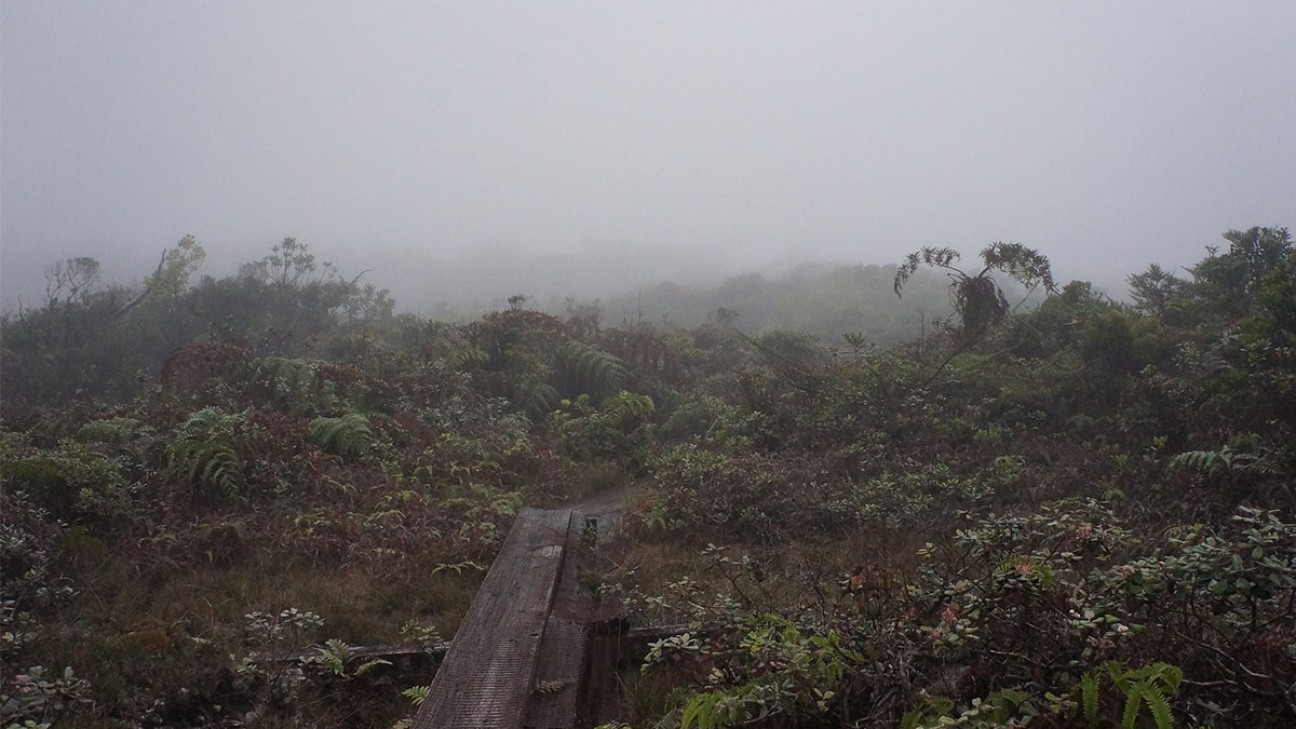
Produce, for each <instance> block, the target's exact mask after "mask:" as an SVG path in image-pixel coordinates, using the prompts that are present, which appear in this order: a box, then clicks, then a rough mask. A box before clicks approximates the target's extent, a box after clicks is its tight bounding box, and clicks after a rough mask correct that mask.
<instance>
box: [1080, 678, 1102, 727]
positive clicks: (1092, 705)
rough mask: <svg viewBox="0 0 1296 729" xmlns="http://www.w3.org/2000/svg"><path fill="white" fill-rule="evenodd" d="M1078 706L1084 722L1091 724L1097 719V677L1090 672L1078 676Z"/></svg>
mask: <svg viewBox="0 0 1296 729" xmlns="http://www.w3.org/2000/svg"><path fill="white" fill-rule="evenodd" d="M1080 706H1081V707H1082V709H1083V711H1084V719H1085V723H1086V724H1088V725H1089V726H1093V725H1094V723H1095V722H1097V721H1098V679H1097V678H1095V677H1094V675H1093V674H1092V673H1086V674H1085V675H1084V676H1082V677H1081V678H1080Z"/></svg>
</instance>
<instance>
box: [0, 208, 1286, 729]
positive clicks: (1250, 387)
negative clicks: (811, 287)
mask: <svg viewBox="0 0 1296 729" xmlns="http://www.w3.org/2000/svg"><path fill="white" fill-rule="evenodd" d="M1224 238H1225V243H1226V245H1225V246H1221V247H1220V248H1211V249H1208V251H1207V254H1206V255H1205V257H1204V258H1202V260H1201V261H1200V262H1199V263H1197V264H1196V265H1195V266H1193V267H1192V268H1191V269H1190V270H1188V271H1186V272H1184V275H1182V276H1180V275H1178V274H1176V273H1174V272H1171V271H1167V270H1165V269H1162V268H1160V267H1157V266H1151V267H1149V268H1148V269H1147V270H1145V271H1143V272H1140V273H1135V274H1133V275H1131V276H1130V277H1129V285H1130V290H1129V296H1130V299H1131V303H1121V302H1119V301H1115V300H1112V299H1110V298H1108V297H1106V296H1103V295H1100V294H1098V293H1097V292H1095V291H1094V289H1093V288H1092V287H1091V286H1090V285H1089V284H1087V283H1085V282H1081V281H1071V282H1070V283H1066V284H1064V285H1060V286H1059V285H1057V284H1056V283H1055V281H1054V274H1055V272H1053V271H1052V270H1051V269H1050V267H1049V262H1048V259H1047V258H1046V257H1045V256H1044V255H1042V254H1041V252H1039V251H1036V250H1033V249H1030V248H1026V247H1024V246H1021V245H1017V244H999V243H996V244H992V245H990V246H988V247H986V248H985V249H984V250H982V251H980V252H973V251H963V252H962V254H963V255H962V257H961V258H960V252H958V251H954V250H951V249H945V248H928V249H923V250H921V251H918V252H916V253H915V254H914V255H912V256H910V257H909V258H908V259H907V260H906V261H904V262H902V263H901V265H900V266H898V267H890V268H885V269H883V268H870V269H868V270H865V269H854V270H846V271H845V272H844V273H843V272H840V271H839V272H832V271H829V272H825V273H824V276H825V278H824V280H826V281H831V282H833V285H834V286H837V287H838V288H839V289H843V287H844V288H849V286H844V285H845V284H851V285H858V286H859V287H862V288H868V291H867V292H863V293H860V294H859V295H861V296H862V297H864V298H861V299H860V301H870V302H876V301H880V300H881V299H880V298H878V297H879V290H880V291H881V293H882V294H884V295H885V296H886V297H889V300H890V301H891V302H892V303H891V304H890V306H892V307H893V308H892V309H890V310H888V311H883V310H881V309H876V307H874V309H875V310H872V311H868V312H865V311H861V313H860V314H859V316H860V319H858V320H854V321H851V320H850V319H849V318H848V317H842V316H841V313H840V312H841V311H842V310H843V307H841V306H838V307H836V308H833V307H827V308H824V309H822V310H823V311H829V310H831V311H833V312H835V313H834V314H833V317H836V318H832V319H831V320H830V319H829V318H826V317H822V316H819V317H817V316H816V314H815V311H813V310H810V309H805V310H802V309H798V303H797V302H798V301H799V300H797V299H795V298H791V299H786V300H783V301H781V302H780V303H779V306H781V307H782V309H781V310H782V311H783V312H784V313H785V314H786V313H787V312H798V315H800V316H802V317H803V319H802V320H803V321H807V322H811V321H812V322H813V323H811V324H806V325H805V326H802V327H800V331H796V330H788V329H778V328H776V327H775V326H766V328H764V329H747V330H743V329H742V328H741V327H739V326H735V324H736V323H740V322H741V321H742V317H743V316H744V315H745V314H744V312H743V310H742V308H743V305H742V304H741V303H732V304H726V303H723V302H724V301H726V299H725V298H724V296H723V291H720V292H713V293H712V294H710V295H712V296H715V297H716V300H719V301H721V302H722V303H720V304H719V305H718V306H717V309H718V310H717V311H715V312H714V315H713V316H712V317H710V319H709V320H707V321H701V322H689V323H687V325H686V324H680V323H676V324H673V325H672V324H669V323H667V324H662V323H657V322H653V323H649V320H645V319H643V318H636V319H633V320H631V319H625V320H623V321H622V322H620V323H619V324H617V325H614V326H609V325H608V324H607V323H606V322H604V321H602V320H601V318H600V316H599V312H598V311H597V309H596V308H595V307H593V306H589V305H583V306H572V307H569V311H568V312H567V313H566V314H565V315H561V316H559V315H552V314H546V313H541V312H538V311H533V310H529V309H527V308H526V306H525V303H526V302H525V300H524V298H522V297H515V298H514V300H513V301H512V306H510V308H508V309H507V310H503V311H498V312H495V313H491V314H489V315H486V316H484V317H482V318H481V319H479V320H477V321H473V322H470V323H466V324H446V323H438V322H436V321H428V320H424V319H420V318H418V317H415V316H411V315H398V314H396V313H394V307H393V302H392V301H391V299H390V298H389V297H388V296H387V295H386V293H385V292H384V291H382V290H381V289H378V288H376V287H375V286H373V285H369V284H364V283H362V282H361V281H362V279H350V278H347V277H345V276H343V275H342V274H341V273H340V272H337V271H335V270H334V269H333V268H332V267H330V266H328V265H327V264H325V263H322V262H320V261H317V260H316V258H315V256H314V255H313V253H312V252H311V251H310V250H309V249H308V247H307V246H306V245H305V244H302V243H299V242H297V241H294V240H292V239H286V240H285V241H283V242H282V243H281V244H279V245H278V246H276V247H275V248H274V250H273V251H271V252H270V254H269V255H267V256H266V257H265V258H263V259H261V260H259V261H255V262H253V263H250V264H248V265H247V266H245V267H244V268H243V269H242V270H241V271H240V272H239V273H238V275H236V276H231V277H227V278H223V279H219V280H216V279H211V278H204V279H201V280H198V281H196V282H195V281H194V280H193V278H194V274H195V273H196V271H197V270H198V266H199V264H200V263H201V261H202V257H203V251H202V247H201V246H200V245H199V244H198V242H197V241H195V240H194V239H192V238H186V239H184V240H183V241H181V242H180V243H179V244H178V245H177V246H175V247H174V248H172V249H170V250H168V251H167V252H166V254H165V255H164V256H163V257H162V259H161V261H160V263H159V265H158V266H157V269H156V271H155V272H154V273H153V275H152V276H150V277H149V278H148V279H147V280H146V281H145V282H144V283H143V284H142V285H141V286H139V287H135V288H128V287H118V286H111V285H105V284H103V283H102V282H101V281H100V280H99V271H98V264H97V263H96V262H95V261H94V260H93V259H89V258H76V259H71V260H69V261H64V262H62V263H59V264H55V265H53V266H51V267H50V269H49V283H50V286H49V295H48V297H47V301H46V302H44V303H43V305H41V306H39V307H34V308H26V309H24V310H22V311H20V312H17V313H14V314H10V315H6V316H5V317H4V319H3V360H2V361H0V364H2V366H3V371H2V375H3V379H2V382H0V384H2V385H3V429H2V431H0V459H2V460H0V476H2V478H3V492H2V494H0V512H2V514H0V559H2V560H3V584H2V589H3V595H2V598H3V605H2V607H0V616H2V618H3V626H2V627H0V659H2V661H3V666H4V667H3V698H2V699H0V713H2V722H3V724H2V725H3V726H19V727H27V726H46V725H50V724H55V723H57V724H58V725H60V726H80V727H134V726H191V727H208V726H210V727H239V726H371V727H390V726H392V725H393V724H395V723H397V722H399V721H400V720H401V719H402V718H403V717H406V716H408V714H409V712H410V711H411V703H410V700H411V699H412V700H414V701H417V700H418V698H419V697H420V696H421V695H422V693H421V691H420V689H419V688H418V687H417V685H416V684H417V683H418V682H417V681H414V680H413V679H411V678H410V677H409V676H408V675H406V674H404V673H402V672H401V671H399V670H397V667H395V666H391V665H389V664H388V663H387V662H386V661H384V660H378V659H366V658H364V657H363V655H362V654H361V653H359V652H357V650H356V649H355V647H356V646H361V645H378V644H394V643H403V644H409V645H425V646H430V645H434V644H436V643H438V642H439V641H441V640H443V639H448V638H449V637H451V636H453V634H454V631H455V628H456V626H457V623H458V621H459V619H460V617H461V616H462V614H463V612H464V610H465V609H466V606H467V604H468V602H469V601H470V600H471V597H472V595H473V593H474V591H475V588H476V585H477V584H478V583H479V582H480V580H481V577H482V575H483V572H484V570H485V569H486V567H487V566H488V565H489V564H490V562H491V559H492V558H493V556H494V553H495V551H496V550H497V549H498V547H499V545H500V543H501V540H502V538H503V536H504V535H505V534H506V533H507V530H508V528H509V525H510V523H511V521H512V517H513V516H514V514H515V513H516V511H517V510H518V509H519V508H520V507H521V506H524V505H538V506H553V505H561V504H564V503H572V502H574V501H576V500H579V499H581V498H583V497H585V496H588V495H590V494H595V493H599V492H602V491H604V490H607V489H614V488H620V487H623V486H632V488H630V489H629V491H630V493H631V494H632V496H631V497H630V501H629V505H628V506H627V512H626V514H625V520H624V524H623V527H622V534H621V538H620V539H619V540H618V541H616V542H615V543H614V544H611V545H608V546H606V547H605V548H604V549H601V551H600V555H599V563H598V564H597V565H595V567H596V569H593V570H592V572H593V573H592V574H590V575H587V577H588V581H589V583H590V585H591V589H596V590H599V591H601V592H603V593H604V594H606V595H615V596H617V597H619V598H620V599H621V600H623V601H624V603H625V605H626V606H627V609H628V610H629V612H630V616H631V619H632V621H634V622H636V623H638V624H641V625H671V624H676V625H681V626H685V627H682V628H681V629H680V631H679V634H678V635H675V636H674V637H671V638H667V639H664V640H661V641H658V642H656V643H654V644H653V645H652V646H651V648H650V650H649V651H648V654H647V656H646V658H645V659H644V661H643V662H642V664H639V665H635V666H631V667H628V668H627V670H626V672H625V674H624V676H623V677H622V681H621V686H622V690H623V692H624V700H625V706H626V709H625V712H626V713H625V720H626V722H627V723H628V724H630V725H631V726H634V727H641V728H642V727H653V726H660V727H701V728H702V729H711V728H713V727H730V726H744V727H750V726H764V727H802V726H805V727H810V726H857V727H905V728H906V729H910V728H914V729H916V728H918V727H945V726H966V727H1010V726H1027V725H1029V726H1032V727H1071V726H1075V727H1087V726H1122V727H1158V728H1164V727H1171V726H1220V727H1224V726H1248V727H1279V726H1292V725H1293V724H1296V494H1294V493H1293V488H1294V486H1296V353H1294V352H1296V350H1294V349H1293V347H1296V253H1293V245H1292V240H1291V237H1290V235H1289V234H1288V232H1287V230H1285V229H1275V228H1252V229H1250V230H1246V231H1230V232H1228V233H1227V234H1225V236H1224ZM978 260H979V262H977V261H978ZM969 262H970V263H969ZM943 274H948V277H946V276H944V275H943ZM805 275H809V274H805ZM756 284H761V285H764V284H762V283H761V282H760V281H755V282H753V280H746V281H745V282H744V281H741V280H740V281H738V283H734V284H732V285H731V291H730V293H732V294H733V295H734V299H733V301H734V302H737V301H738V298H739V296H738V295H739V294H741V293H742V292H743V291H746V292H747V293H748V294H751V293H752V291H751V287H752V286H753V285H756ZM744 286H746V287H747V288H746V289H744ZM758 288H759V287H758ZM893 289H894V291H895V292H898V293H900V294H902V295H903V296H904V298H902V299H900V298H896V296H895V293H893ZM1028 290H1034V291H1035V292H1036V296H1037V299H1036V300H1037V301H1038V305H1037V306H1024V307H1017V306H1015V303H1016V300H1017V299H1019V298H1020V295H1021V294H1022V293H1023V292H1024V291H1028ZM922 291H925V292H927V294H928V295H929V296H928V298H927V299H925V300H924V301H926V302H928V303H927V304H922V305H930V302H931V299H930V294H932V293H933V292H935V293H937V295H938V296H939V300H940V301H941V302H942V303H943V302H944V301H945V300H946V297H948V301H949V302H950V306H951V307H952V308H951V309H950V314H949V315H948V316H947V317H944V320H943V321H942V320H939V319H937V320H932V319H930V318H924V319H922V320H921V322H915V321H914V319H912V318H907V317H909V316H910V315H909V314H903V315H899V314H897V313H896V312H908V311H910V310H911V309H912V308H913V307H915V306H917V305H919V304H916V303H915V301H914V297H917V296H919V294H920V292H922ZM851 295H852V296H853V295H855V294H851ZM751 300H753V301H754V300H756V299H751ZM800 301H810V300H809V299H802V300H800ZM818 301H820V303H822V299H820V300H818ZM870 306H873V305H870ZM719 307H725V308H723V309H721V308H719ZM845 308H849V307H845ZM866 315H867V316H868V317H869V320H864V317H865V316H866ZM882 317H891V318H892V319H893V320H895V321H906V322H909V323H910V324H916V325H914V326H913V327H912V329H911V331H910V332H909V338H908V339H907V341H904V342H902V343H898V344H885V345H884V344H883V343H880V342H881V341H882V340H885V339H886V337H883V336H880V335H879V330H878V329H877V322H876V320H877V319H879V318H882ZM775 319H777V317H773V318H771V317H768V316H767V317H765V320H764V321H765V322H766V323H767V324H768V323H769V322H774V321H775ZM824 327H836V330H835V331H831V332H825V331H824V330H823V328H824ZM309 645H315V646H320V649H319V650H317V651H315V652H314V653H312V654H311V655H312V656H313V657H312V658H310V659H309V660H305V661H289V660H284V656H285V655H287V654H288V653H290V652H291V651H292V650H294V649H300V648H303V647H305V646H309Z"/></svg>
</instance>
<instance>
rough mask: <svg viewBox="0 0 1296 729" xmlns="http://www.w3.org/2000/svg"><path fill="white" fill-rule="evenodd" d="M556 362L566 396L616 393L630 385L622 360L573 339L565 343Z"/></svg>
mask: <svg viewBox="0 0 1296 729" xmlns="http://www.w3.org/2000/svg"><path fill="white" fill-rule="evenodd" d="M553 360H554V369H555V370H557V372H558V376H559V378H560V381H561V382H562V385H563V387H562V389H563V391H564V394H566V395H578V394H581V393H597V392H613V391H616V390H619V389H620V388H622V387H624V386H625V384H626V383H627V382H629V381H630V371H629V370H628V369H626V366H625V363H624V362H622V361H621V359H620V358H618V357H616V356H614V355H611V354H609V353H607V352H605V351H603V350H602V349H599V348H598V347H595V346H594V345H592V344H586V343H584V342H579V341H576V340H574V339H569V340H567V341H565V342H563V343H562V345H560V346H559V347H558V348H557V350H555V352H554V357H553Z"/></svg>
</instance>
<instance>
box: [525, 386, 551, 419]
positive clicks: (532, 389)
mask: <svg viewBox="0 0 1296 729" xmlns="http://www.w3.org/2000/svg"><path fill="white" fill-rule="evenodd" d="M559 400H560V397H559V395H558V390H557V389H556V388H554V386H553V385H550V384H549V383H547V382H533V383H530V384H529V385H524V386H523V394H522V397H521V401H522V406H523V407H524V408H526V411H527V414H528V415H530V416H531V417H532V418H534V419H536V420H537V421H538V420H541V419H543V418H544V416H546V415H548V414H549V413H551V412H553V411H554V410H556V409H557V408H558V403H559Z"/></svg>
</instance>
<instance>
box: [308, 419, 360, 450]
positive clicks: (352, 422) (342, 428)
mask: <svg viewBox="0 0 1296 729" xmlns="http://www.w3.org/2000/svg"><path fill="white" fill-rule="evenodd" d="M307 437H308V438H309V439H310V441H311V442H312V443H314V444H315V445H317V446H319V447H321V448H323V449H324V450H326V451H328V452H330V453H334V454H336V455H339V456H341V457H342V458H344V459H346V460H355V459H357V458H360V457H362V456H364V455H365V454H367V453H368V452H369V450H370V449H371V448H372V447H373V442H374V435H373V431H372V430H370V429H369V420H368V419H367V418H365V416H363V415H361V414H360V413H347V414H346V415H343V416H342V417H340V418H315V419H314V420H312V421H311V423H310V431H309V434H308V436H307Z"/></svg>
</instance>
